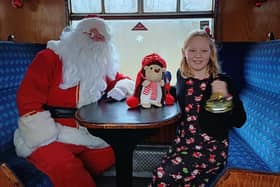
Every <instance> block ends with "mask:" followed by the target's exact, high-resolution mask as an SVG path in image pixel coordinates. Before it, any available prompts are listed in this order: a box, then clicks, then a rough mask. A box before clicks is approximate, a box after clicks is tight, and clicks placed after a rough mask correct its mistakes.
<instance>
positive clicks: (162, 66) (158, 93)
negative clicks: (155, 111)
mask: <svg viewBox="0 0 280 187" xmlns="http://www.w3.org/2000/svg"><path fill="white" fill-rule="evenodd" d="M165 72H166V62H165V60H164V59H163V58H162V57H161V56H159V55H158V54H156V53H152V54H149V55H147V56H145V57H144V58H143V60H142V67H141V69H140V71H139V72H138V74H137V77H136V83H135V88H134V94H133V96H130V97H128V98H127V99H126V103H127V105H128V106H129V108H136V107H138V106H142V107H143V108H151V106H155V107H162V106H163V105H164V104H173V103H174V98H173V97H172V95H171V94H170V93H169V92H166V82H167V83H168V84H169V82H170V78H171V77H170V76H166V78H165V80H164V76H163V75H164V73H165ZM167 95H168V96H167ZM166 98H168V99H167V100H166Z"/></svg>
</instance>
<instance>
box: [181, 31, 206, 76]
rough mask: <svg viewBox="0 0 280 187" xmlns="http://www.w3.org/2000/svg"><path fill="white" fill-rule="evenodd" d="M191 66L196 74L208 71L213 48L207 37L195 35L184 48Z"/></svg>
mask: <svg viewBox="0 0 280 187" xmlns="http://www.w3.org/2000/svg"><path fill="white" fill-rule="evenodd" d="M184 54H185V57H186V60H187V63H188V65H189V67H190V68H191V70H192V72H193V73H194V75H196V74H201V73H205V74H206V73H207V64H208V62H209V59H210V55H211V50H210V47H209V41H208V39H207V38H204V37H200V36H195V37H193V38H192V39H191V40H190V41H189V45H188V46H187V48H186V49H185V50H184Z"/></svg>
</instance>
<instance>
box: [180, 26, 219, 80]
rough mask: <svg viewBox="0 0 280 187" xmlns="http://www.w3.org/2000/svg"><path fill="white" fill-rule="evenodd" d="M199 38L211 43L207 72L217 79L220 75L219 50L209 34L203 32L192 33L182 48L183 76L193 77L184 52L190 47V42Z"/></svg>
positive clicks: (181, 68) (181, 66)
mask: <svg viewBox="0 0 280 187" xmlns="http://www.w3.org/2000/svg"><path fill="white" fill-rule="evenodd" d="M197 36H199V37H202V38H206V39H207V40H208V42H209V47H210V59H209V62H208V65H207V71H208V74H209V75H210V76H213V78H215V77H217V75H218V73H219V72H220V66H219V64H218V59H217V49H216V46H215V43H214V41H213V39H211V38H210V37H209V35H208V33H207V32H206V31H203V30H198V31H193V32H191V33H190V35H189V37H188V38H187V39H186V40H185V42H184V46H183V48H182V60H181V65H180V70H181V75H182V77H184V78H187V77H191V76H193V72H192V70H191V68H190V67H189V65H188V63H187V59H186V57H185V52H184V51H185V49H186V48H187V47H188V46H189V43H190V41H191V40H192V39H193V38H194V37H197Z"/></svg>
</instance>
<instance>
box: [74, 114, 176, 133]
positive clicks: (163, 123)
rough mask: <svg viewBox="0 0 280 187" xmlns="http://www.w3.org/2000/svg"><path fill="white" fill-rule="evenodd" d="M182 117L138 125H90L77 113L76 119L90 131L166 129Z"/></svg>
mask: <svg viewBox="0 0 280 187" xmlns="http://www.w3.org/2000/svg"><path fill="white" fill-rule="evenodd" d="M180 117H181V113H178V114H177V115H175V116H174V117H172V118H170V119H168V120H165V121H159V122H153V123H138V124H137V125H135V124H129V123H126V124H125V123H121V124H118V123H106V124H95V123H90V122H87V121H85V120H83V119H82V118H81V117H80V115H79V112H76V113H75V118H76V119H77V121H78V122H79V124H80V125H82V126H84V127H86V128H89V129H154V128H160V127H164V126H167V125H171V124H174V123H176V122H177V121H178V120H179V119H180Z"/></svg>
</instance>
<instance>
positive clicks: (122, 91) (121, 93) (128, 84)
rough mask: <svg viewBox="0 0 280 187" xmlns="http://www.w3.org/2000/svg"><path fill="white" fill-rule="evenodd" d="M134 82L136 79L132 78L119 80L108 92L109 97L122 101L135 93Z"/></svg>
mask: <svg viewBox="0 0 280 187" xmlns="http://www.w3.org/2000/svg"><path fill="white" fill-rule="evenodd" d="M134 84H135V83H134V81H132V80H130V79H122V80H119V81H118V82H117V83H116V85H115V87H114V88H113V89H112V90H110V91H109V92H108V93H107V97H111V98H113V99H115V100H117V101H121V100H123V99H125V98H126V97H128V96H131V95H132V94H133V91H134V90H133V89H134Z"/></svg>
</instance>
